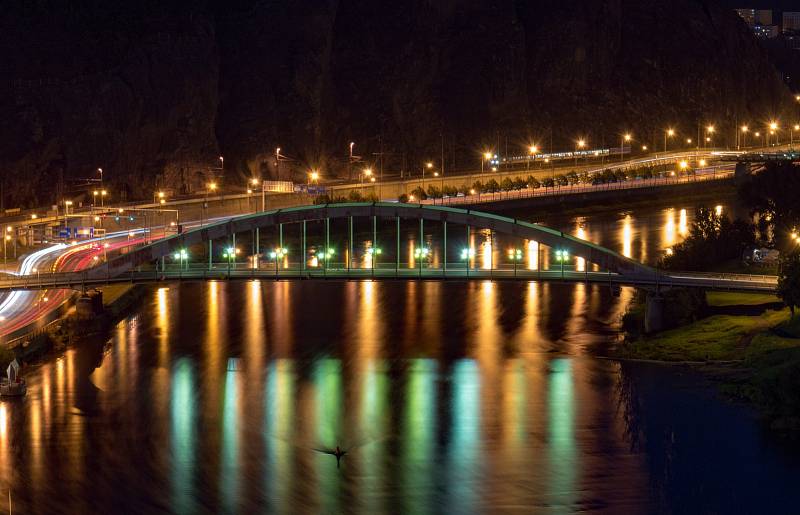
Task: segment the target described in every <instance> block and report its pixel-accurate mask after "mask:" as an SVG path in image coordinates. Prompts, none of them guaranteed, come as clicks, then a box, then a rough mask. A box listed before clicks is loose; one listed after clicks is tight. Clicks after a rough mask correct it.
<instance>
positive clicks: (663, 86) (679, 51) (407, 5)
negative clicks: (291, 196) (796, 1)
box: [0, 0, 791, 206]
mask: <svg viewBox="0 0 800 515" xmlns="http://www.w3.org/2000/svg"><path fill="white" fill-rule="evenodd" d="M129 4H134V5H128V4H122V5H124V7H109V6H108V5H107V2H96V3H95V4H93V5H92V4H90V5H88V6H86V4H83V5H82V6H81V7H69V8H66V7H63V6H60V7H57V8H53V7H49V8H48V7H47V6H46V2H39V3H31V2H26V3H22V2H19V3H17V4H14V5H11V6H9V8H8V9H5V10H3V11H2V12H0V52H2V55H3V56H7V57H8V58H5V57H4V60H3V63H2V64H0V66H2V67H3V72H4V73H3V74H2V77H3V79H2V81H3V82H2V85H0V170H2V173H3V174H4V177H5V184H6V187H7V189H10V192H11V193H10V194H9V193H7V194H6V201H5V204H6V206H8V205H15V204H17V203H20V202H32V201H34V200H38V201H44V200H51V199H53V198H55V196H56V189H57V186H58V185H59V184H60V181H61V178H62V177H63V179H64V181H67V182H68V180H69V179H73V178H80V177H87V176H91V175H92V174H93V172H94V170H95V169H96V168H97V167H103V168H104V169H105V170H106V178H107V179H108V180H109V181H110V182H111V183H113V184H114V186H113V188H114V189H115V191H117V192H119V191H121V190H122V189H126V190H127V191H129V192H130V194H131V195H132V196H138V197H147V196H149V195H150V194H151V192H152V189H153V188H154V187H156V186H157V185H158V186H166V187H171V188H174V189H175V190H178V191H180V190H187V189H192V188H197V187H199V185H200V184H202V182H203V180H205V179H204V178H205V176H206V175H205V172H208V170H209V169H213V168H215V167H218V166H219V161H218V160H217V156H218V155H220V154H223V155H224V156H225V176H226V177H225V179H224V180H225V181H227V182H229V183H231V184H233V183H242V182H243V177H244V176H247V175H250V174H251V173H256V174H261V175H263V176H267V175H272V176H274V175H275V169H274V157H273V156H274V152H275V148H276V147H278V146H280V147H281V148H282V153H283V154H285V155H287V156H290V157H291V158H293V159H294V161H293V162H292V163H291V164H290V165H284V166H285V168H284V170H283V174H284V178H285V177H286V176H287V173H288V171H289V167H292V168H294V169H295V170H296V171H298V172H299V171H301V170H303V169H307V167H309V166H321V167H323V170H324V171H325V173H326V174H332V173H335V172H342V170H343V168H344V167H343V165H342V163H343V161H344V160H345V158H346V156H347V146H348V143H349V142H350V141H355V142H356V148H355V150H356V154H359V155H362V156H364V157H365V159H366V158H368V159H374V157H373V156H372V154H373V153H376V152H379V151H380V150H381V149H382V150H383V151H384V152H385V153H386V161H385V162H386V166H387V167H389V168H399V167H401V166H406V167H407V168H416V167H417V166H418V163H419V162H420V161H421V160H423V159H428V158H436V159H438V158H439V157H440V156H441V155H442V153H444V154H445V160H446V162H447V165H448V166H452V165H454V164H455V165H457V166H467V165H470V164H474V163H477V158H476V156H477V153H478V151H479V150H480V149H481V148H498V143H499V147H500V149H501V150H505V148H506V145H507V146H508V148H509V151H512V150H514V149H518V148H520V147H521V146H522V145H525V144H527V143H528V142H530V141H537V142H538V143H540V144H541V145H543V146H545V147H548V146H549V145H550V140H551V139H552V140H553V144H554V145H555V147H556V148H559V147H561V148H564V147H568V146H570V145H571V144H572V143H571V142H572V140H574V139H575V138H576V137H578V136H585V137H588V138H589V140H590V142H591V143H592V144H594V145H599V144H602V143H603V142H605V143H606V144H612V143H613V142H615V141H616V140H617V138H618V134H619V133H620V131H623V130H630V131H633V132H634V134H636V135H637V137H638V138H639V139H640V140H642V141H643V142H647V143H649V144H652V143H653V142H657V141H660V138H661V135H662V134H663V133H662V132H661V131H663V128H664V127H665V126H666V125H672V126H675V127H676V128H677V129H678V130H679V131H680V132H682V133H684V134H686V135H687V136H692V137H693V136H694V134H695V132H696V128H697V124H698V122H701V123H704V122H714V123H715V124H716V125H717V126H718V127H720V130H723V129H724V130H725V131H726V133H727V132H731V133H732V131H733V130H734V124H735V122H736V120H738V121H740V122H741V121H743V120H748V121H750V122H751V123H756V122H757V121H763V120H765V119H768V118H769V117H770V116H780V115H781V114H782V113H783V112H784V110H785V109H790V108H791V98H790V95H789V91H788V90H787V89H786V88H785V87H784V85H783V84H782V83H781V81H780V78H779V76H778V74H777V73H776V71H775V70H774V68H773V67H772V66H771V64H770V63H769V61H768V59H767V56H766V54H765V52H764V51H763V50H762V49H761V48H760V47H759V45H758V43H757V42H756V41H755V40H754V39H753V38H752V37H751V36H750V34H749V33H748V32H747V29H746V28H745V26H744V24H743V23H741V22H740V20H738V17H737V16H736V15H735V13H733V12H732V11H730V10H728V9H722V8H719V7H717V6H716V5H715V4H713V3H711V2H707V1H702V0H674V1H671V2H660V1H656V0H643V1H638V0H581V1H574V2H563V1H562V2H556V1H523V0H486V1H479V0H440V1H436V2H430V1H422V0H403V1H398V2H374V1H372V0H341V1H335V0H328V1H325V0H303V1H300V2H296V1H291V2H290V1H255V0H238V1H235V2H230V1H229V2H213V1H209V2H207V3H205V4H202V3H201V4H198V3H191V4H187V5H185V6H181V5H180V4H178V3H163V2H130V3H129Z"/></svg>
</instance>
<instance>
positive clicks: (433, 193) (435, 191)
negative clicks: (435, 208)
mask: <svg viewBox="0 0 800 515" xmlns="http://www.w3.org/2000/svg"><path fill="white" fill-rule="evenodd" d="M426 193H427V194H428V197H429V198H442V190H440V189H439V188H438V187H436V186H435V185H433V184H430V185H428V191H427V192H426Z"/></svg>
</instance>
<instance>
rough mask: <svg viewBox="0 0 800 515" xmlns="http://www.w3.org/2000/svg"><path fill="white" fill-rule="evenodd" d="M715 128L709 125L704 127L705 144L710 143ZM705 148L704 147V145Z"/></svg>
mask: <svg viewBox="0 0 800 515" xmlns="http://www.w3.org/2000/svg"><path fill="white" fill-rule="evenodd" d="M714 130H716V129H715V127H714V126H713V125H709V126H707V127H706V143H710V142H711V136H710V135H711V134H714ZM704 146H705V145H704Z"/></svg>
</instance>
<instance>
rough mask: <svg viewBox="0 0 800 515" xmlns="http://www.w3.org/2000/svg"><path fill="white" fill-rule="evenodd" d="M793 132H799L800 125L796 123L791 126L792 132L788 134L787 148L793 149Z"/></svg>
mask: <svg viewBox="0 0 800 515" xmlns="http://www.w3.org/2000/svg"><path fill="white" fill-rule="evenodd" d="M795 131H800V124H798V123H796V124H794V125H793V126H792V130H791V131H790V132H789V146H790V147H791V148H794V133H795Z"/></svg>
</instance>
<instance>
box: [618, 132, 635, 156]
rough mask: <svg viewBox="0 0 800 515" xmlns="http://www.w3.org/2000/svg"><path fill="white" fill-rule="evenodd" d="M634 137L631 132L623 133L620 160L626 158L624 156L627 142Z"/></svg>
mask: <svg viewBox="0 0 800 515" xmlns="http://www.w3.org/2000/svg"><path fill="white" fill-rule="evenodd" d="M632 137H633V136H631V135H630V134H629V133H626V134H623V135H622V144H621V145H620V146H619V160H620V162H621V161H624V160H625V157H624V154H625V143H629V142H630V141H631V138H632Z"/></svg>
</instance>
